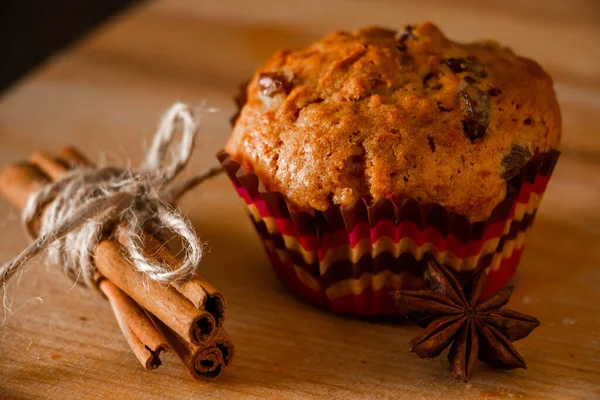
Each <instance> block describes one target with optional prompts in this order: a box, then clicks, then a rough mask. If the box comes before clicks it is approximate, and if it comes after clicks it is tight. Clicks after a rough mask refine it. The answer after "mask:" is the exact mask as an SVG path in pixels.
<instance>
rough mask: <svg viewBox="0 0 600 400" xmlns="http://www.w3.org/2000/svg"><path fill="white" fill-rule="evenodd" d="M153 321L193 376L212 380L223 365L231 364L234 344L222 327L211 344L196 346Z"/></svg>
mask: <svg viewBox="0 0 600 400" xmlns="http://www.w3.org/2000/svg"><path fill="white" fill-rule="evenodd" d="M154 321H155V323H156V325H157V327H158V328H159V329H160V330H161V331H162V333H163V334H164V335H165V337H166V338H167V340H168V341H169V343H170V344H171V346H172V347H173V350H175V353H176V354H177V355H178V356H179V358H180V359H181V361H182V362H183V364H184V365H185V367H186V368H187V369H188V371H189V372H190V374H192V376H193V377H194V378H197V379H202V380H214V379H216V378H217V377H218V376H219V375H220V374H221V372H222V371H223V368H224V367H226V366H228V365H229V364H231V361H232V360H233V357H234V355H235V346H234V344H233V341H232V340H231V338H230V337H229V335H228V334H227V332H225V330H224V329H221V331H220V332H219V334H218V335H217V337H216V338H215V340H214V341H213V342H212V343H211V344H209V345H205V346H197V345H194V344H192V343H190V342H188V341H187V340H184V339H183V338H181V337H180V336H179V335H177V334H176V333H175V332H173V331H172V330H171V329H169V327H167V326H165V325H164V324H162V323H161V322H160V321H156V320H155V319H154Z"/></svg>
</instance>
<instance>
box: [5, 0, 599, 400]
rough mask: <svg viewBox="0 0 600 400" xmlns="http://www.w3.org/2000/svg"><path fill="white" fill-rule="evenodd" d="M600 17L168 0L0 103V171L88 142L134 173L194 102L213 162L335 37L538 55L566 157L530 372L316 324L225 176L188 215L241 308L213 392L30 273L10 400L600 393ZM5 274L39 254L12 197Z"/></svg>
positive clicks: (399, 327) (539, 289)
mask: <svg viewBox="0 0 600 400" xmlns="http://www.w3.org/2000/svg"><path fill="white" fill-rule="evenodd" d="M599 16H600V4H599V3H598V2H595V1H593V0H571V1H569V2H563V1H559V0H557V1H548V0H535V1H527V0H508V1H503V2H481V1H477V0H459V1H452V2H449V1H443V0H421V1H408V0H404V1H386V0H375V1H356V0H355V1H342V0H333V1H321V0H305V1H302V2H282V1H275V0H254V1H235V0H219V1H191V0H190V1H183V0H182V1H159V2H155V3H150V4H149V5H144V6H142V7H138V8H134V9H133V10H131V11H130V12H127V13H126V14H123V15H121V16H119V17H118V18H116V19H115V20H113V21H111V22H110V23H109V24H107V25H106V26H104V27H102V29H100V30H97V31H96V32H94V33H93V34H92V35H90V36H89V37H87V38H86V39H85V40H83V41H82V42H80V43H79V44H77V45H76V46H75V47H74V48H72V49H70V50H69V51H66V52H64V53H63V54H59V55H58V56H57V57H55V58H54V59H53V60H51V61H50V62H48V63H47V64H46V65H44V66H43V67H42V68H39V70H37V71H36V72H35V73H33V74H32V75H30V76H29V77H27V78H26V79H25V80H24V81H22V82H21V83H19V84H18V85H16V87H14V89H13V90H11V91H10V92H8V93H6V94H4V95H3V96H2V97H1V98H0V163H6V162H9V161H14V160H17V159H22V158H24V157H26V156H27V155H28V154H29V153H31V152H32V151H33V150H34V149H43V150H47V151H52V150H56V149H57V148H58V147H59V146H61V145H64V144H73V145H76V146H78V147H80V148H81V149H83V150H84V151H86V152H87V153H88V154H89V155H90V156H93V157H94V158H95V159H99V157H100V155H101V154H102V153H104V154H105V156H106V158H107V159H108V160H110V161H112V162H118V163H122V162H124V160H126V159H127V158H128V157H131V158H132V159H133V160H134V161H139V160H140V158H141V155H142V154H143V149H144V144H143V143H146V145H147V143H148V140H149V138H150V137H151V133H152V131H153V129H154V126H155V124H156V122H157V120H158V118H159V116H160V114H161V112H162V111H164V110H165V109H166V108H167V107H168V106H169V105H170V104H171V103H172V102H174V101H176V100H183V101H188V102H193V103H195V104H199V103H200V102H202V101H203V100H204V99H206V100H207V102H208V105H209V106H211V107H217V108H219V109H220V110H221V111H220V112H219V113H215V114H209V115H206V116H205V117H204V119H203V121H202V132H201V135H200V140H199V142H200V144H199V148H198V149H197V150H196V153H195V159H194V162H193V165H192V169H194V170H196V171H199V170H200V169H202V168H205V167H207V166H210V165H213V164H214V163H215V159H214V156H213V155H214V153H215V152H216V150H218V149H219V148H220V147H221V146H222V145H223V144H224V142H225V140H226V138H227V136H228V133H229V125H228V119H229V116H230V115H231V114H232V113H233V111H234V107H233V103H232V101H231V97H232V94H233V93H234V92H235V88H236V86H237V84H238V83H239V82H242V81H244V80H246V79H247V78H248V77H249V76H250V74H251V73H252V71H253V70H254V69H255V68H256V67H257V66H259V65H260V64H261V62H262V61H263V60H264V59H265V58H266V57H268V56H269V55H270V54H271V53H272V52H273V51H274V50H275V49H276V48H278V47H282V46H289V47H294V46H300V45H303V44H306V43H308V42H310V41H311V40H313V39H315V38H317V37H319V36H321V35H323V34H325V33H327V32H329V31H332V30H335V29H354V28H357V27H360V26H364V25H370V24H382V25H386V26H390V27H401V26H403V25H404V24H406V23H414V22H419V21H422V20H433V21H435V22H437V23H438V24H440V25H441V27H442V28H443V29H444V30H445V31H446V32H447V34H448V35H449V36H451V37H453V38H456V39H460V40H474V39H477V38H481V37H492V38H495V39H497V40H499V41H500V42H502V43H504V44H507V45H509V46H511V47H513V48H514V49H515V50H516V51H517V52H519V53H522V54H526V55H528V56H530V57H532V58H535V59H536V60H538V61H539V62H540V63H541V64H542V65H543V66H544V67H545V68H546V69H547V70H548V71H549V72H550V73H551V74H552V75H553V76H554V77H555V81H556V90H557V92H558V96H559V99H560V102H561V105H562V109H563V116H564V139H563V142H562V143H563V148H562V150H563V152H564V153H563V156H562V159H561V160H560V162H559V164H558V167H557V169H556V172H555V175H554V177H553V179H552V181H551V183H550V186H549V189H548V192H547V194H546V196H545V199H544V201H543V203H542V207H541V209H540V211H539V213H538V216H537V221H536V224H535V225H534V228H533V230H532V231H531V234H530V236H529V240H528V244H527V249H526V251H525V254H524V258H523V261H522V263H521V265H520V269H519V271H518V274H517V276H516V277H515V279H514V283H515V285H516V287H517V288H516V291H515V294H514V296H513V299H512V300H511V302H510V304H509V306H510V307H511V308H514V309H517V310H519V311H521V312H524V313H528V314H532V315H535V316H537V317H538V318H539V319H540V320H541V321H542V326H541V327H540V328H539V329H538V330H536V331H535V332H534V333H533V335H532V336H531V337H529V338H527V339H524V340H523V341H521V342H518V343H517V344H516V347H517V348H518V349H519V351H520V352H521V353H522V354H523V356H524V357H525V359H526V360H527V361H528V365H529V368H528V369H527V370H518V371H512V372H501V371H496V370H491V369H489V368H487V367H486V366H483V365H480V366H479V367H478V368H477V370H476V374H475V377H474V379H473V380H472V381H471V382H470V383H469V384H464V383H460V382H455V381H453V380H451V379H450V378H449V377H448V375H447V373H446V369H447V364H446V361H445V359H444V357H441V358H439V359H436V360H428V361H421V360H420V359H419V358H418V357H417V356H415V355H413V354H410V353H408V351H407V346H408V342H409V340H410V338H412V337H413V336H414V335H416V334H417V332H418V331H419V329H418V328H415V327H412V326H408V325H405V324H391V323H384V322H377V321H369V320H361V319H353V318H343V317H338V316H333V315H330V314H326V313H323V312H320V311H319V310H316V309H314V308H312V307H311V306H308V305H306V304H304V303H302V302H300V301H299V300H297V299H296V298H295V297H293V296H292V295H291V294H289V293H288V292H287V291H286V290H285V288H284V287H283V286H282V285H281V284H280V283H279V282H278V281H277V279H276V278H275V276H274V274H273V272H272V270H271V267H270V265H269V263H268V260H267V257H266V256H265V254H264V253H263V250H262V248H261V245H260V243H259V241H258V238H257V236H256V234H255V233H254V231H253V228H252V226H251V223H250V221H249V219H248V218H247V216H246V211H245V209H244V207H243V205H242V203H241V201H240V200H239V199H238V198H237V197H236V195H235V194H234V192H233V190H232V188H231V186H230V184H229V182H228V181H227V179H226V178H225V177H223V176H222V177H219V178H217V179H215V180H213V181H211V182H210V183H208V184H206V185H205V186H203V187H202V188H200V189H198V190H196V191H195V192H193V193H192V194H190V195H188V196H187V197H186V198H185V201H184V202H183V205H182V207H183V209H184V210H185V212H186V213H188V215H189V216H190V218H191V219H192V221H193V222H194V224H195V226H196V228H197V230H198V231H199V232H200V234H201V237H202V239H203V240H206V241H208V242H209V244H210V246H211V248H212V251H211V253H210V254H209V255H208V257H206V259H205V260H204V262H203V264H202V271H203V273H204V274H205V275H206V277H207V278H208V279H209V280H210V281H211V282H212V283H214V284H215V285H216V286H217V287H219V288H220V289H221V290H222V291H223V292H224V293H225V294H226V295H227V298H228V301H229V304H230V314H229V318H228V321H227V327H228V328H227V329H228V331H229V332H230V334H231V336H232V337H233V339H234V340H235V342H236V344H237V350H238V354H237V358H236V360H235V362H234V364H233V366H232V367H231V368H230V369H228V370H227V371H226V373H225V374H224V375H223V376H222V379H220V380H219V381H218V382H216V383H211V384H204V383H200V382H196V381H194V380H192V379H191V378H190V376H189V375H188V374H187V372H186V371H185V370H184V368H183V366H182V365H180V363H179V362H178V360H177V359H176V358H175V357H174V356H173V355H169V356H168V357H166V360H165V361H166V363H165V364H166V365H164V366H163V367H161V368H160V369H158V370H156V371H152V372H146V371H144V370H143V369H142V368H141V366H140V365H139V364H138V362H137V360H136V359H135V357H134V356H133V354H131V352H130V351H129V349H128V347H127V344H126V343H125V340H124V339H123V338H122V336H121V333H120V332H119V329H118V327H117V324H116V322H115V320H114V318H113V316H112V313H111V311H110V308H109V306H108V304H107V303H106V302H105V301H103V300H102V299H101V298H100V297H99V296H98V295H97V294H96V293H95V292H93V291H85V290H82V289H80V288H78V287H75V288H74V287H72V285H71V283H70V282H69V281H68V280H67V279H66V278H65V277H63V276H62V275H61V274H60V273H59V272H58V271H56V270H54V269H52V268H50V269H46V268H44V267H43V266H42V265H32V266H31V268H30V271H28V272H27V273H25V274H24V275H23V276H22V278H21V279H20V283H19V284H17V285H13V291H12V295H10V297H9V298H10V299H12V309H13V315H11V316H10V318H9V319H8V321H7V322H6V323H5V324H4V326H2V327H1V328H0V398H8V399H16V398H27V399H30V398H53V399H54V398H56V399H68V398H124V399H126V398H142V397H144V398H156V399H162V398H235V397H246V398H286V399H289V398H307V397H329V398H343V399H348V398H370V397H379V398H410V399H417V398H443V399H453V398H508V397H511V398H556V399H559V398H561V399H563V398H589V399H592V398H600V289H599V287H600V206H599V204H600V119H599V118H598V115H599V114H600V45H599V43H600V26H599V25H598V17H599ZM0 216H2V218H0V260H8V259H9V258H10V257H12V256H14V255H15V254H17V252H18V251H19V250H20V249H21V248H22V247H23V246H25V244H26V243H27V240H26V238H25V234H24V233H23V230H22V228H21V227H20V225H19V217H18V215H17V214H16V213H15V211H14V210H12V209H11V207H9V205H8V204H7V203H6V202H4V201H2V202H0Z"/></svg>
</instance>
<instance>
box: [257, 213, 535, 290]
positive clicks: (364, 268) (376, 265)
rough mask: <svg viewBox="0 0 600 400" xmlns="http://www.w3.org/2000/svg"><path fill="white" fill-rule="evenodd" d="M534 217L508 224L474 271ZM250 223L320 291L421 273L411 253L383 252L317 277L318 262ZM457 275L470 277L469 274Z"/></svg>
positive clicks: (344, 263)
mask: <svg viewBox="0 0 600 400" xmlns="http://www.w3.org/2000/svg"><path fill="white" fill-rule="evenodd" d="M534 217H535V213H533V214H526V215H525V216H524V217H523V220H521V221H513V222H511V225H510V230H509V232H508V233H507V234H506V235H502V236H501V237H500V241H499V243H498V247H497V248H496V251H495V252H493V253H490V254H486V255H483V256H482V257H481V258H480V259H479V262H478V265H477V269H476V270H479V269H481V268H487V267H489V266H490V265H491V262H492V258H493V257H494V256H495V255H496V254H497V253H498V252H501V251H502V250H503V248H504V245H505V243H506V242H507V241H510V240H514V239H516V237H517V235H518V234H519V233H521V232H525V231H527V229H529V228H530V227H531V225H532V224H533V219H534ZM250 219H251V220H252V222H253V224H254V226H255V228H256V230H257V232H258V233H259V235H260V236H261V238H262V239H263V240H268V241H271V242H273V244H274V245H275V248H276V249H278V250H283V251H285V252H286V253H287V255H288V257H290V260H291V262H292V263H293V264H294V265H297V266H298V267H300V268H302V269H303V270H305V271H306V272H308V273H309V274H310V275H311V276H312V277H313V278H315V279H317V280H319V282H321V284H322V285H323V288H324V289H326V288H328V287H331V286H333V285H335V284H336V283H339V282H341V281H344V280H347V279H351V278H352V279H358V278H360V277H361V276H362V275H363V274H365V273H370V272H372V273H378V272H381V271H382V270H383V269H387V270H389V271H392V272H394V273H400V272H403V271H409V272H411V273H412V274H414V275H417V276H420V275H421V274H422V272H423V263H422V260H417V259H416V258H415V256H414V255H413V254H412V253H409V252H403V253H401V254H400V255H399V256H398V257H394V255H392V254H391V253H389V252H385V253H382V254H379V255H377V256H375V257H373V256H372V254H371V253H366V254H364V255H362V256H361V257H360V259H359V260H358V262H356V263H353V262H352V261H351V260H349V259H346V260H343V261H336V262H334V263H332V264H331V265H329V266H328V268H327V271H325V273H321V270H320V263H319V262H315V263H307V262H306V261H305V260H304V258H303V257H302V254H300V253H299V252H297V251H294V250H292V249H288V248H287V247H286V245H285V241H284V239H283V236H282V235H281V234H271V233H269V232H268V230H267V227H266V225H265V223H264V222H263V221H259V222H256V221H254V220H253V219H252V218H250ZM382 266H383V267H382ZM461 272H462V273H464V274H466V275H469V276H470V275H471V274H472V272H473V271H461Z"/></svg>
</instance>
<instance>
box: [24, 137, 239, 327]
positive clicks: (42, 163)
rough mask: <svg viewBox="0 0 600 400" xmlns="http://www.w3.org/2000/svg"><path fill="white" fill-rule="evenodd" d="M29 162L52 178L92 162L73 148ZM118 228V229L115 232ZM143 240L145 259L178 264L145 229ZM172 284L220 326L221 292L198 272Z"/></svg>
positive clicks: (222, 313)
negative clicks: (54, 155)
mask: <svg viewBox="0 0 600 400" xmlns="http://www.w3.org/2000/svg"><path fill="white" fill-rule="evenodd" d="M30 161H31V162H32V163H34V164H36V165H38V166H39V167H40V168H41V169H42V170H44V171H45V172H46V173H47V174H48V175H49V176H50V177H51V178H52V179H54V180H56V179H59V178H60V177H61V176H63V175H64V174H65V173H66V172H67V170H68V169H73V168H78V167H79V168H80V167H92V166H93V164H92V162H91V161H89V160H88V159H87V157H86V156H85V155H83V154H82V153H81V152H80V151H79V150H77V149H76V148H74V147H63V148H62V149H61V150H60V152H59V156H58V157H55V158H53V157H50V156H48V155H46V154H44V153H41V152H36V153H34V154H33V155H32V156H31V158H30ZM120 231H121V230H117V232H120ZM116 239H117V241H118V242H119V243H121V245H124V244H125V240H124V238H123V237H122V235H119V234H117V235H116ZM142 240H143V246H142V248H143V249H145V251H144V253H145V254H144V255H145V256H146V257H147V258H149V259H154V260H156V261H159V262H164V263H166V264H169V265H176V264H178V263H179V260H178V259H177V257H176V256H175V255H174V254H173V253H172V252H171V251H170V250H169V249H168V248H167V247H166V246H165V244H164V243H162V242H160V241H159V240H157V239H156V238H155V237H154V236H153V235H151V234H148V233H147V232H145V233H144V234H143V235H142ZM171 285H172V286H173V287H174V288H175V290H177V291H178V292H179V293H181V294H182V295H183V296H184V297H186V298H187V299H188V300H189V301H190V302H191V303H192V304H193V305H194V306H195V307H196V308H198V309H200V310H206V311H207V312H208V313H209V314H211V315H212V316H213V318H214V319H215V323H216V328H215V329H216V330H217V331H218V330H219V329H220V328H221V326H222V325H223V321H224V320H225V314H226V309H227V304H226V302H225V297H224V296H223V295H222V294H221V292H219V291H218V290H217V289H216V288H215V287H214V286H212V285H211V284H210V283H209V282H207V281H206V280H205V279H204V278H202V277H201V276H199V275H196V276H195V277H193V278H192V279H189V280H186V281H184V282H173V283H171Z"/></svg>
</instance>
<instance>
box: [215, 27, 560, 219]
mask: <svg viewBox="0 0 600 400" xmlns="http://www.w3.org/2000/svg"><path fill="white" fill-rule="evenodd" d="M247 94H248V98H247V102H246V104H245V105H244V107H243V109H242V111H241V114H240V116H239V119H238V121H237V123H236V125H235V128H234V130H233V134H232V136H231V138H230V139H229V142H228V143H227V146H226V150H227V152H228V153H229V154H231V156H232V158H233V159H234V160H236V161H238V162H240V163H242V164H243V165H244V167H246V168H248V169H249V170H251V171H253V172H255V173H256V174H257V175H258V176H259V177H260V178H261V179H262V180H263V182H264V183H265V184H266V186H267V188H268V189H270V190H276V191H279V192H281V193H284V194H285V196H286V198H287V199H288V200H289V201H290V202H292V203H293V204H295V205H296V206H297V207H298V208H299V209H311V208H312V209H317V210H321V211H323V210H325V209H327V208H328V207H329V206H330V205H332V204H340V205H347V204H350V203H351V202H352V201H353V200H356V199H357V198H360V197H365V198H367V199H370V200H377V199H378V198H390V199H394V200H396V201H398V200H402V199H403V198H406V197H412V198H415V199H418V200H420V201H424V202H430V203H437V204H440V205H442V206H443V207H445V208H447V209H449V210H451V211H452V212H455V213H457V214H460V215H464V216H467V217H468V218H469V219H470V220H471V221H481V220H484V219H485V218H487V217H488V216H489V215H490V213H491V211H492V209H493V208H494V207H495V206H496V205H497V204H498V203H499V202H500V201H501V200H502V199H503V198H504V196H505V194H506V180H507V179H508V178H511V177H512V176H513V175H515V174H516V172H517V171H518V170H519V169H520V168H521V167H523V166H524V165H525V163H526V162H527V160H528V159H529V157H530V156H531V155H532V154H535V153H537V152H547V151H548V150H549V149H551V148H556V147H557V145H558V142H559V139H560V134H561V119H560V111H559V107H558V103H557V101H556V96H555V93H554V90H553V88H552V80H551V79H550V77H549V76H548V75H547V74H546V73H545V72H544V71H543V70H542V68H541V67H540V66H539V65H538V64H537V63H536V62H534V61H532V60H529V59H526V58H523V57H520V56H517V55H515V54H514V53H513V52H512V51H511V50H510V49H508V48H506V47H502V46H500V45H498V44H496V43H495V42H491V41H485V42H476V43H470V44H460V43H456V42H453V41H451V40H449V39H448V38H446V37H445V36H444V35H443V34H442V32H441V31H440V30H439V29H438V28H437V27H436V26H435V25H433V24H431V23H424V24H421V25H418V26H416V27H414V28H412V27H408V28H407V29H406V31H404V32H401V33H397V32H395V31H393V30H386V29H381V28H368V29H363V30H359V31H357V32H355V33H346V32H336V33H333V34H331V35H329V36H327V37H326V38H324V39H323V40H320V41H318V42H316V43H314V44H313V45H311V46H309V47H307V48H306V49H302V50H299V51H293V52H292V51H285V50H284V51H279V52H278V53H276V54H275V55H274V56H273V57H272V58H271V59H270V60H269V61H268V62H267V63H266V64H265V65H264V66H263V67H262V68H261V69H260V70H259V71H258V72H257V73H256V74H255V76H254V78H253V79H252V81H251V83H250V85H249V87H248V92H247Z"/></svg>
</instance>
